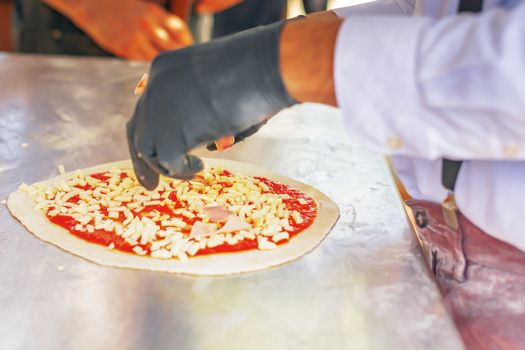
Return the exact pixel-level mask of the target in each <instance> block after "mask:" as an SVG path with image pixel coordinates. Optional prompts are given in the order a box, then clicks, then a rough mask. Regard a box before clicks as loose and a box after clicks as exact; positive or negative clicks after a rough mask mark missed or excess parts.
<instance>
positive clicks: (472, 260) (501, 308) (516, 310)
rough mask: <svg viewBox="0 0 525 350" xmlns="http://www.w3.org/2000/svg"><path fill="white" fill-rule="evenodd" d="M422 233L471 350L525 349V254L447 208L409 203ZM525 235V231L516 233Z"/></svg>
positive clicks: (430, 261)
mask: <svg viewBox="0 0 525 350" xmlns="http://www.w3.org/2000/svg"><path fill="white" fill-rule="evenodd" d="M407 205H408V206H409V207H410V208H411V209H412V211H413V213H414V217H415V218H416V222H417V224H418V225H417V226H418V227H417V228H416V229H417V231H418V232H417V233H418V237H419V239H420V241H421V246H422V249H423V253H424V255H425V258H426V259H427V262H428V264H429V265H430V269H431V270H432V273H433V274H434V276H435V278H436V281H437V284H438V286H439V288H440V290H441V294H442V296H443V299H444V302H445V305H446V307H447V309H448V311H449V313H450V314H451V316H452V318H453V319H454V322H455V324H456V327H457V328H458V330H459V333H460V335H461V338H462V339H463V343H464V344H465V347H466V348H467V349H469V350H470V349H476V350H479V349H490V350H492V349H525V253H524V252H523V251H521V250H519V249H518V248H516V247H514V246H512V245H510V244H507V243H505V242H502V241H500V240H498V239H496V238H494V237H491V236H489V235H488V234H486V233H485V232H483V231H482V230H481V229H480V228H478V227H477V226H476V225H474V224H473V223H472V222H470V221H469V220H468V219H467V218H466V217H465V216H463V215H462V214H461V213H459V214H458V218H459V229H458V230H457V231H454V230H451V229H450V228H449V227H448V226H447V225H446V224H445V221H444V218H443V212H442V209H441V205H440V204H437V203H433V202H428V201H419V200H409V201H408V202H407ZM516 229H517V230H522V231H524V234H525V228H523V227H516Z"/></svg>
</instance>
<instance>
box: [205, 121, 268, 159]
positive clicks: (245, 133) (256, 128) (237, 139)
mask: <svg viewBox="0 0 525 350" xmlns="http://www.w3.org/2000/svg"><path fill="white" fill-rule="evenodd" d="M270 118H271V117H268V118H266V119H264V120H263V121H262V122H260V123H258V124H255V125H254V126H252V127H249V128H248V129H246V130H244V131H241V132H240V133H238V134H237V135H235V141H234V142H233V144H231V145H230V146H233V145H234V144H236V143H239V142H242V141H244V140H245V139H246V138H247V137H250V136H252V135H253V134H255V133H256V132H257V131H259V129H260V128H262V127H263V126H264V125H265V124H266V123H267V122H268V120H269V119H270ZM217 142H218V141H215V142H214V143H210V144H208V145H207V146H206V149H207V150H208V151H217V150H219V151H221V150H223V149H226V148H228V147H226V148H222V149H221V148H220V146H219V147H217Z"/></svg>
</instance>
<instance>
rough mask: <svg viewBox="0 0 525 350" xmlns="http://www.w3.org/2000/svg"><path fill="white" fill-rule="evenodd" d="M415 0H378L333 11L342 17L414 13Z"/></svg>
mask: <svg viewBox="0 0 525 350" xmlns="http://www.w3.org/2000/svg"><path fill="white" fill-rule="evenodd" d="M414 1H415V0H376V1H372V2H367V3H365V4H360V5H354V6H348V7H341V8H336V9H333V10H332V11H334V12H335V14H336V15H337V16H339V17H341V18H345V17H348V16H356V15H412V14H413V13H414V6H415V3H414Z"/></svg>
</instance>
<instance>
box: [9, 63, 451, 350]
mask: <svg viewBox="0 0 525 350" xmlns="http://www.w3.org/2000/svg"><path fill="white" fill-rule="evenodd" d="M145 70H147V67H146V66H144V65H142V64H137V63H128V62H123V61H120V60H116V59H115V60H113V59H81V58H75V59H73V58H46V57H42V56H38V57H35V56H15V55H12V56H10V55H4V56H1V55H0V74H1V76H2V79H3V82H4V86H9V89H3V90H2V91H1V92H0V142H1V143H2V150H1V151H0V183H1V187H0V199H5V198H6V197H7V195H8V194H9V193H10V192H12V191H14V190H15V189H16V188H17V186H18V184H19V183H21V182H22V181H24V182H28V183H31V182H34V181H37V180H41V179H44V178H48V177H50V176H52V175H55V174H56V164H64V165H65V167H66V169H70V170H72V169H76V168H84V167H88V166H92V165H96V164H99V163H104V162H109V161H114V160H120V159H124V158H127V146H126V143H125V137H124V126H125V122H126V119H127V117H128V116H129V115H130V114H131V111H132V109H133V107H134V101H135V99H136V97H135V96H134V95H133V89H134V86H135V84H136V82H137V81H138V79H140V77H141V76H142V73H143V72H144V71H145ZM21 143H28V144H29V147H27V148H21V147H20V144H21ZM197 153H201V154H205V155H206V156H215V157H217V156H219V157H224V158H228V159H233V160H239V161H244V162H250V163H254V164H257V165H260V166H263V167H266V168H269V169H271V170H274V171H276V172H279V173H281V174H283V175H286V176H290V177H293V178H296V179H298V180H300V181H303V182H306V183H309V184H311V185H313V186H315V187H317V188H319V189H320V190H321V191H323V192H324V193H326V194H327V195H329V196H330V197H331V198H332V199H333V200H334V201H335V202H337V203H338V205H339V206H340V208H341V213H342V215H341V218H340V220H339V222H338V223H337V225H336V226H335V228H334V229H333V231H332V232H331V233H330V234H329V235H328V237H327V238H326V239H325V241H324V242H323V243H322V244H321V245H320V246H319V247H318V248H317V249H316V250H314V251H313V252H312V253H310V254H308V255H307V256H305V257H304V258H302V259H300V260H298V261H296V262H294V263H291V264H288V265H285V266H283V267H280V268H276V269H271V270H268V271H264V272H259V273H253V274H248V275H242V276H233V277H221V278H202V277H200V278H199V277H181V276H177V275H169V274H164V273H153V272H145V271H144V272H141V271H131V270H123V269H116V268H107V267H101V266H98V265H95V264H92V263H89V262H87V261H85V260H83V259H81V258H78V257H75V256H72V255H70V254H68V253H66V252H63V251H61V250H59V249H58V248H55V247H54V246H51V245H49V244H45V243H43V242H40V241H39V240H37V239H35V238H34V237H33V236H32V235H30V234H29V233H27V231H25V229H24V228H23V227H22V226H21V225H20V224H19V223H18V222H16V221H15V220H14V219H13V218H12V217H11V216H10V215H9V213H8V212H7V209H6V208H5V206H4V205H1V206H0V222H1V223H2V225H0V280H1V281H2V282H1V285H0V349H37V348H38V349H61V348H63V349H72V348H74V349H115V348H120V349H225V348H227V349H296V348H300V349H350V348H351V349H386V348H388V349H399V348H401V349H402V348H405V349H457V348H461V344H460V341H459V338H458V336H457V334H456V331H455V330H454V328H453V325H452V323H451V321H450V319H449V317H448V315H447V314H446V312H445V310H444V307H443V305H442V303H441V299H440V297H439V293H438V291H437V288H436V287H435V285H434V284H433V282H432V280H431V279H430V278H429V276H428V274H427V271H426V268H425V267H424V263H423V260H422V257H421V255H420V252H419V248H418V245H417V241H416V240H415V238H414V237H413V235H412V233H411V231H410V228H409V227H408V225H407V223H406V221H405V218H404V215H403V209H402V207H401V205H400V203H399V200H398V198H397V195H396V193H395V189H394V187H393V185H392V182H391V180H390V178H389V176H388V172H387V170H386V167H385V163H384V161H383V159H382V158H381V157H379V156H377V155H374V154H371V153H369V152H367V151H366V150H364V149H362V148H360V147H357V146H355V145H353V144H351V143H350V140H349V139H348V137H347V136H346V134H345V133H344V127H343V123H342V120H341V116H340V115H339V113H338V112H337V111H336V110H334V109H329V108H325V107H321V106H315V105H308V106H300V107H297V108H292V109H290V110H287V111H284V112H282V115H280V116H277V117H276V118H274V119H273V120H271V121H270V122H269V123H268V125H267V126H266V127H264V128H263V129H262V130H261V132H260V133H258V134H257V135H256V136H254V137H252V138H250V139H249V140H247V141H245V142H243V143H241V144H239V145H237V146H235V147H234V148H232V149H231V150H228V151H225V152H223V153H220V154H219V153H208V152H205V151H202V150H199V151H198V152H197ZM60 267H63V269H62V268H60Z"/></svg>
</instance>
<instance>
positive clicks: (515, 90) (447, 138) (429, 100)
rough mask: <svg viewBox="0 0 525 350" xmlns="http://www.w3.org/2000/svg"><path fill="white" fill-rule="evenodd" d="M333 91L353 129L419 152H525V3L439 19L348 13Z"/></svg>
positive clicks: (372, 143)
mask: <svg viewBox="0 0 525 350" xmlns="http://www.w3.org/2000/svg"><path fill="white" fill-rule="evenodd" d="M334 74H335V85H336V95H337V101H338V104H339V107H340V108H341V109H342V111H343V114H344V116H345V119H346V121H347V124H348V129H349V132H350V134H351V137H352V138H353V139H354V140H356V141H358V142H361V143H363V144H365V145H368V146H369V147H370V148H372V149H375V150H376V151H378V152H381V153H385V154H390V155H405V156H411V157H416V158H424V159H437V158H442V157H446V158H452V159H493V160H499V159H513V158H514V159H525V79H524V77H525V3H521V4H520V5H518V6H516V7H515V8H514V9H512V10H505V9H501V8H496V9H491V10H488V11H486V12H484V13H483V14H480V15H477V16H476V15H471V14H462V15H458V16H448V17H444V18H442V19H433V18H430V17H403V16H377V15H374V16H366V15H364V16H350V17H347V18H346V19H345V20H344V22H343V24H342V26H341V28H340V30H339V33H338V38H337V43H336V52H335V62H334Z"/></svg>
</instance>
